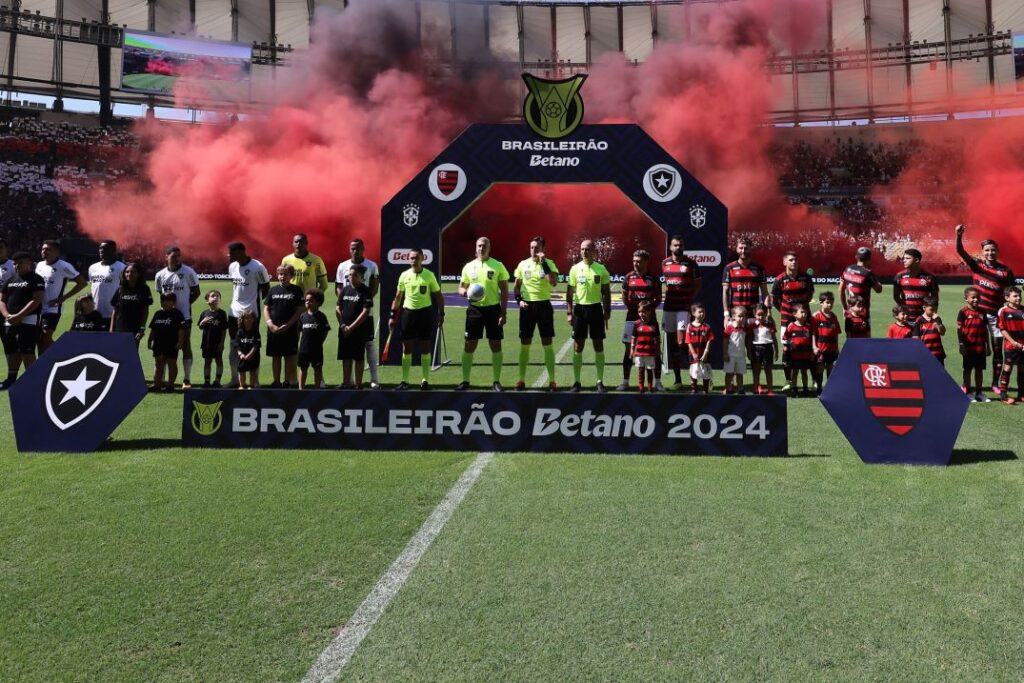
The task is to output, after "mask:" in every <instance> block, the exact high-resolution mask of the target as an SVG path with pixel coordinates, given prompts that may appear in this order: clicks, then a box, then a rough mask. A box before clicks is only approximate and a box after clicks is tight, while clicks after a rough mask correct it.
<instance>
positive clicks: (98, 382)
mask: <svg viewBox="0 0 1024 683" xmlns="http://www.w3.org/2000/svg"><path fill="white" fill-rule="evenodd" d="M8 394H9V396H10V401H11V417H12V419H13V420H14V436H15V440H16V441H17V444H18V450H19V451H22V452H25V451H64V452H70V453H87V452H89V451H94V450H96V449H97V448H98V447H99V446H100V444H102V443H103V442H104V441H105V440H106V439H107V437H109V436H110V435H111V434H113V433H114V430H115V429H117V426H118V425H119V424H121V421H122V420H124V418H126V417H128V414H129V413H131V412H132V410H133V409H134V408H135V406H137V405H138V404H139V402H140V401H142V399H143V398H144V397H145V396H146V378H145V376H144V375H143V374H142V363H141V361H140V360H139V352H138V350H137V349H136V348H135V340H134V338H133V335H131V334H129V333H126V332H115V333H112V334H106V333H99V332H66V333H65V334H62V335H61V336H60V337H59V338H58V339H57V342H56V343H55V344H54V345H53V346H51V347H50V348H48V349H47V350H46V353H44V354H43V355H42V356H41V357H40V358H39V359H38V360H37V361H36V362H35V363H34V364H33V365H32V367H30V368H29V369H28V370H27V371H26V372H25V373H24V374H23V375H22V376H21V377H19V378H18V381H17V382H15V383H14V386H13V387H11V388H10V390H9V391H8Z"/></svg>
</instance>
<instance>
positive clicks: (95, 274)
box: [89, 240, 125, 330]
mask: <svg viewBox="0 0 1024 683" xmlns="http://www.w3.org/2000/svg"><path fill="white" fill-rule="evenodd" d="M124 269H125V264H124V263H123V262H122V261H119V260H118V258H117V242H115V241H114V240H103V241H102V242H100V260H99V261H97V262H96V263H94V264H92V265H91V266H89V284H91V285H92V300H93V301H94V302H95V303H96V310H97V311H99V314H100V315H101V316H102V317H103V323H104V325H105V327H104V329H106V330H110V318H111V316H113V315H114V305H113V304H112V303H111V301H112V300H113V298H114V295H115V294H117V290H119V289H120V288H121V273H123V272H124Z"/></svg>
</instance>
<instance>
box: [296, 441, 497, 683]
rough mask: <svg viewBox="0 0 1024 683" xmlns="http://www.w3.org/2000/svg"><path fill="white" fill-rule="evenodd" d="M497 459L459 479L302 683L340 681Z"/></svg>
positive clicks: (484, 456)
mask: <svg viewBox="0 0 1024 683" xmlns="http://www.w3.org/2000/svg"><path fill="white" fill-rule="evenodd" d="M493 456H494V454H493V453H481V454H479V455H478V456H477V457H476V460H474V461H473V462H472V464H470V466H469V467H467V468H466V471H465V472H463V473H462V476H461V477H459V480H458V481H457V482H455V484H454V485H453V486H452V487H451V489H449V490H448V494H447V495H446V496H445V497H444V500H442V501H441V502H440V503H438V505H437V507H436V508H434V511H433V512H432V513H430V516H429V517H427V520H426V521H425V522H423V526H421V527H420V529H419V531H417V532H416V535H415V536H413V537H412V538H411V539H409V543H408V544H406V546H405V549H404V550H403V551H402V553H401V554H400V555H399V556H398V557H397V558H395V561H394V562H392V563H391V566H390V567H388V570H387V571H386V572H384V574H383V576H381V577H380V579H378V580H377V583H376V585H374V587H373V588H372V589H371V590H370V593H369V594H368V595H367V596H366V598H365V599H364V600H363V602H362V604H361V605H359V607H358V608H357V609H356V611H355V614H353V615H352V617H351V618H350V619H349V620H348V621H347V622H346V623H345V625H344V626H343V627H342V629H341V632H340V633H339V634H338V635H337V636H336V637H335V638H334V640H332V641H331V642H330V643H329V644H328V645H327V647H326V648H325V649H324V651H323V652H321V653H320V656H319V657H317V660H316V661H315V662H314V663H313V666H311V667H310V668H309V671H307V672H306V676H305V677H304V678H303V679H302V683H313V682H314V681H316V682H317V683H321V682H322V683H330V682H332V681H334V680H336V679H337V678H338V676H339V675H340V674H341V672H342V670H343V669H344V668H345V667H346V666H347V665H348V663H349V661H350V660H351V659H352V655H353V654H355V651H356V649H358V648H359V645H360V643H362V642H363V639H364V638H365V637H366V636H367V634H368V633H369V632H370V629H372V628H373V626H374V624H376V623H377V620H378V619H380V617H381V615H382V614H384V611H385V610H386V609H387V608H388V605H390V604H391V601H392V600H394V598H395V596H396V595H397V594H398V591H399V590H401V588H402V586H403V585H405V582H406V581H407V580H408V579H409V576H410V575H411V574H412V572H413V570H414V569H415V568H416V565H417V564H419V561H420V560H421V559H422V558H423V555H424V554H425V553H426V552H427V549H428V548H429V547H430V544H431V543H433V542H434V539H435V538H437V536H438V534H440V533H441V529H443V528H444V525H445V524H446V523H447V522H448V520H449V519H450V518H451V516H452V513H453V512H455V508H457V507H458V506H459V503H461V502H462V499H463V498H465V497H466V493H468V492H469V490H470V489H471V488H473V484H475V483H476V480H477V479H478V478H479V477H480V473H481V472H483V469H484V467H486V466H487V463H489V462H490V461H491V458H492V457H493Z"/></svg>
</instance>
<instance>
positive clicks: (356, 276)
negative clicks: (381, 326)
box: [335, 264, 373, 389]
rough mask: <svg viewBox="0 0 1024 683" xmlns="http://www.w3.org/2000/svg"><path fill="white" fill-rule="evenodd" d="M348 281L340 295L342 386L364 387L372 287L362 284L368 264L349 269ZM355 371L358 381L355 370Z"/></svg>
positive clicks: (339, 349)
mask: <svg viewBox="0 0 1024 683" xmlns="http://www.w3.org/2000/svg"><path fill="white" fill-rule="evenodd" d="M348 273H349V283H348V284H347V285H346V286H345V288H344V289H343V290H341V296H340V297H339V298H338V308H337V310H336V311H335V315H336V316H337V317H338V322H339V323H340V327H339V328H338V360H340V361H341V363H342V384H341V386H342V388H343V389H351V388H352V387H353V386H354V387H355V388H356V389H362V388H363V362H364V359H365V357H366V342H367V340H369V338H370V325H369V322H368V321H369V317H370V313H371V311H370V307H371V306H373V299H372V297H371V296H370V289H369V288H368V287H367V286H366V285H365V284H363V276H364V274H365V273H366V267H365V266H363V265H361V264H356V265H354V266H352V268H351V269H350V270H349V271H348ZM353 369H354V370H355V384H354V385H353V383H352V370H353Z"/></svg>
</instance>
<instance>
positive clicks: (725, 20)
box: [445, 0, 830, 272]
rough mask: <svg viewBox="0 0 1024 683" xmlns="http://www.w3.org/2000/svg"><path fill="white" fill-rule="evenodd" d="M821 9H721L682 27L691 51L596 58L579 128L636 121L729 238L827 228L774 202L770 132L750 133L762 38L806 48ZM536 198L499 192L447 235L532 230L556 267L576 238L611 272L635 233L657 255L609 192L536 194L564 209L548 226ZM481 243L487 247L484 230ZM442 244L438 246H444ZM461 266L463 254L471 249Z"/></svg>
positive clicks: (765, 48)
mask: <svg viewBox="0 0 1024 683" xmlns="http://www.w3.org/2000/svg"><path fill="white" fill-rule="evenodd" d="M825 7H826V2H825V0H748V1H747V2H737V3H726V4H723V5H721V6H718V7H716V8H715V11H714V12H713V13H710V14H707V15H705V16H704V17H703V19H702V20H701V21H700V23H698V24H697V25H695V26H693V27H691V31H689V33H690V35H691V36H693V38H692V40H691V42H688V43H687V44H685V45H683V44H677V43H659V44H658V45H657V46H656V47H655V48H654V50H653V51H652V52H651V54H650V56H649V57H648V58H647V59H646V60H645V61H644V62H643V63H642V64H641V65H639V66H635V65H632V64H629V63H627V62H626V60H625V58H624V57H623V56H622V55H621V54H617V53H614V54H607V55H605V56H604V57H603V58H602V59H601V60H600V61H599V62H598V63H597V64H595V65H594V66H593V68H592V69H591V70H590V77H589V79H588V81H587V83H586V84H585V85H584V92H583V96H584V98H585V101H586V115H587V119H588V121H590V122H595V123H597V122H600V123H614V122H636V123H639V124H640V126H641V127H643V128H644V130H645V131H647V133H648V134H650V135H651V136H652V137H653V138H654V139H655V140H656V141H657V142H658V143H659V144H661V145H662V147H664V148H665V149H666V150H667V151H668V152H669V153H670V154H672V155H673V156H674V157H675V158H676V159H678V160H679V161H680V162H681V163H682V164H683V165H684V166H685V167H686V168H687V170H689V171H690V172H691V173H692V174H693V175H694V176H695V177H696V178H697V179H698V180H700V181H701V182H702V183H703V184H704V185H705V186H706V187H708V188H709V189H710V190H711V191H712V192H714V193H715V194H716V195H717V196H718V198H719V199H721V200H722V201H723V202H724V203H725V204H726V206H727V207H728V208H729V222H730V226H731V229H734V230H735V229H740V230H743V231H755V230H769V231H775V232H779V231H784V230H789V231H799V230H807V229H809V228H810V226H811V225H812V223H813V224H821V223H826V224H827V223H830V221H829V219H827V218H822V217H820V216H818V217H815V218H814V219H813V220H812V218H811V217H810V216H809V212H808V211H807V209H806V208H805V207H803V206H791V205H788V204H787V203H786V202H785V200H784V198H783V196H782V195H781V193H780V192H779V189H778V179H777V174H776V171H775V170H774V169H773V168H772V166H771V165H770V163H769V161H768V147H769V145H770V144H771V142H772V140H773V138H774V135H773V129H771V128H767V127H764V126H763V125H762V124H763V122H764V121H765V120H766V118H767V114H768V112H769V111H770V110H771V108H772V103H773V95H774V93H773V90H772V85H771V82H770V80H769V77H768V75H767V73H766V72H765V62H766V60H767V59H768V57H769V56H771V54H772V45H771V38H772V37H773V36H774V37H775V39H776V41H780V40H781V41H782V42H783V43H784V44H787V45H793V46H794V48H795V49H796V50H802V49H806V48H807V47H808V41H809V40H810V39H811V38H812V37H813V35H814V34H815V32H816V31H818V30H820V28H821V27H822V26H823V25H824V21H825ZM495 191H496V190H491V193H494V192H495ZM539 195H540V191H539V190H538V189H537V188H535V187H531V186H509V187H507V188H502V189H501V190H500V200H499V201H487V202H485V203H483V202H482V203H481V204H478V205H477V206H474V207H473V208H472V209H471V210H470V212H469V213H468V215H467V216H466V217H465V219H464V220H463V221H461V222H460V223H459V224H458V225H457V226H453V230H454V229H458V232H459V234H460V236H465V237H468V233H467V234H465V235H463V232H464V231H465V229H466V226H467V225H473V226H475V227H476V228H477V229H478V230H480V229H481V228H483V227H492V226H499V225H509V226H520V225H530V226H537V225H542V226H545V227H546V229H547V232H546V234H547V235H548V238H549V239H548V242H549V250H551V249H553V248H559V249H560V250H563V251H564V257H563V258H564V259H565V260H562V261H560V263H567V262H568V260H569V259H575V258H578V254H577V253H575V247H576V246H578V238H579V237H581V236H587V237H595V238H603V241H604V243H606V244H615V245H618V246H619V247H621V248H622V249H625V252H624V253H617V254H613V255H611V256H612V259H613V261H614V262H613V263H610V264H609V265H610V266H612V267H613V268H615V269H617V270H619V271H620V272H624V271H625V270H628V268H629V263H630V255H631V253H632V250H633V248H634V245H635V244H637V239H636V236H637V235H643V236H644V240H643V242H642V243H641V244H640V246H643V247H646V248H647V249H649V250H651V251H652V252H653V253H657V254H659V255H660V252H661V250H662V249H663V248H664V241H665V239H664V237H663V236H661V235H660V233H658V232H657V231H656V230H655V231H654V232H653V233H652V231H651V230H650V229H649V226H650V225H651V223H650V221H649V220H648V219H647V218H646V217H645V216H644V215H643V214H642V213H641V212H640V211H639V210H638V209H636V207H634V206H633V205H632V204H631V203H629V202H628V201H626V200H625V199H624V198H623V197H622V195H621V194H620V193H619V192H618V190H616V189H614V188H591V189H590V190H588V191H587V192H586V193H582V192H581V191H580V190H579V189H578V188H574V187H567V186H553V187H552V188H551V189H550V190H544V191H543V196H544V198H545V200H546V202H545V203H544V204H542V205H541V206H555V205H558V206H561V207H566V206H568V207H573V208H572V210H571V211H563V212H561V213H562V215H560V217H559V222H557V223H555V224H551V222H550V221H546V220H545V217H544V216H545V214H544V212H543V210H541V208H540V207H535V206H534V204H535V203H538V202H537V198H538V196H539ZM513 229H515V228H514V227H513ZM533 232H534V230H531V234H532V233H533ZM541 232H543V231H541ZM487 234H489V235H491V236H492V240H495V238H494V230H493V229H492V231H491V232H489V233H487ZM558 234H562V235H564V236H565V237H566V238H567V239H571V241H572V242H573V243H572V244H567V245H564V246H563V245H560V244H557V242H556V241H555V240H553V239H551V237H550V236H551V235H558ZM528 238H529V236H527V235H523V234H519V235H518V243H517V244H516V246H515V249H516V252H515V253H518V252H524V251H525V240H526V239H528ZM464 241H465V240H463V239H460V240H458V241H455V240H452V242H455V243H462V242H464ZM501 242H502V240H500V239H497V240H495V253H500V252H498V247H499V246H500V243H501ZM449 243H450V242H449V240H446V244H445V246H446V248H448V245H449ZM556 244H557V247H556ZM467 257H468V258H471V257H472V250H471V249H470V250H469V251H468V255H467ZM772 265H775V264H774V263H773V264H772ZM448 269H449V267H447V266H446V270H448Z"/></svg>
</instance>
